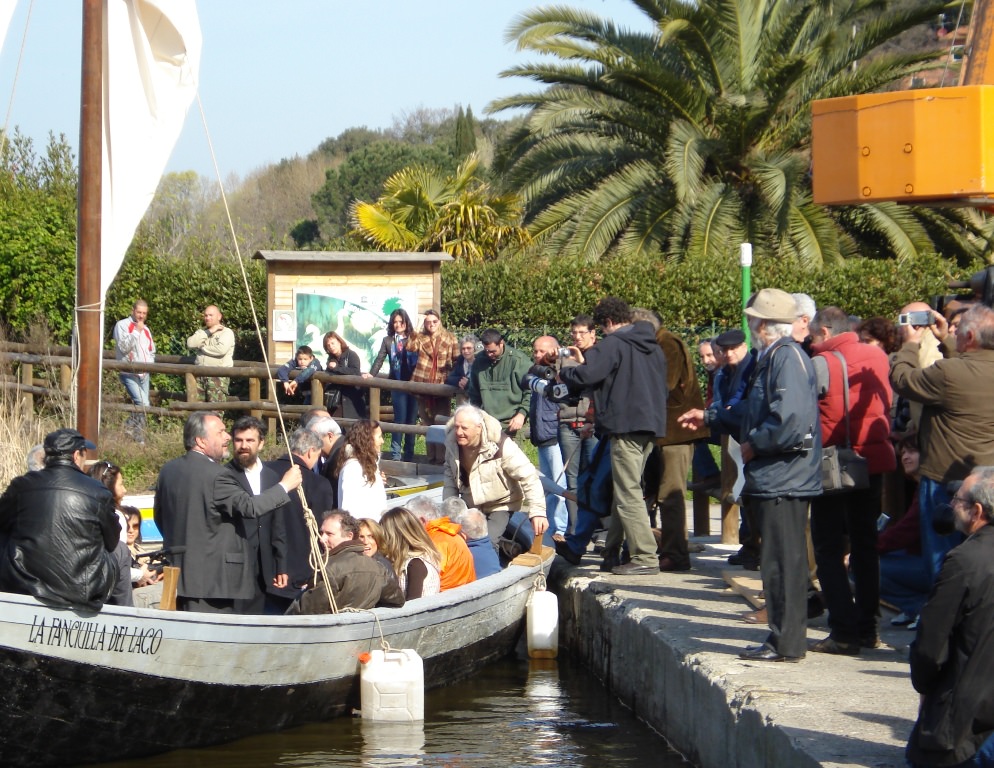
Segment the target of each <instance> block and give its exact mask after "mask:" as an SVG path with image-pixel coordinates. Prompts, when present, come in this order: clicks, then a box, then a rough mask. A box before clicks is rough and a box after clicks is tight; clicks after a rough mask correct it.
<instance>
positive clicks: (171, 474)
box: [153, 451, 290, 600]
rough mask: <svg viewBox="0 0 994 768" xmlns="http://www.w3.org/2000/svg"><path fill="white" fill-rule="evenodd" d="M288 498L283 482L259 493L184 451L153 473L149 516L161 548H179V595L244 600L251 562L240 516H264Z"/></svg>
mask: <svg viewBox="0 0 994 768" xmlns="http://www.w3.org/2000/svg"><path fill="white" fill-rule="evenodd" d="M289 501H290V499H289V497H288V496H287V493H286V491H284V490H283V486H281V485H274V486H273V487H272V488H270V489H268V490H265V491H263V492H262V493H261V494H260V495H259V496H253V495H252V494H251V493H248V492H247V491H246V490H245V489H244V488H242V486H241V485H240V484H239V483H238V479H237V478H236V477H235V476H234V474H232V473H231V472H229V471H228V470H227V469H225V468H224V466H223V465H221V464H215V463H214V462H213V461H211V460H210V459H209V458H207V457H206V456H205V455H204V454H202V453H199V452H197V451H188V452H187V453H186V454H184V455H183V456H180V457H179V458H178V459H173V460H172V461H170V462H167V463H166V465H165V466H164V467H163V468H162V471H161V472H159V482H158V485H157V487H156V492H155V507H154V510H153V515H154V517H155V524H156V525H157V526H159V530H160V531H161V532H162V542H163V544H164V545H165V546H166V547H174V546H184V547H186V551H185V552H184V553H183V554H181V555H177V556H174V558H173V559H174V562H175V564H176V565H178V566H179V568H180V576H179V587H178V589H177V594H178V595H179V596H180V597H191V598H213V599H217V600H250V599H251V598H252V597H253V596H254V595H255V564H254V562H253V560H252V557H251V554H250V553H249V551H248V544H247V542H246V540H245V532H244V528H243V527H242V526H241V524H239V523H238V522H236V521H238V520H239V519H240V518H246V517H259V516H261V515H265V514H269V513H270V512H272V511H273V510H275V509H278V508H280V507H282V506H284V505H285V504H288V503H289Z"/></svg>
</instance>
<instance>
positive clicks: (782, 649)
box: [749, 496, 808, 657]
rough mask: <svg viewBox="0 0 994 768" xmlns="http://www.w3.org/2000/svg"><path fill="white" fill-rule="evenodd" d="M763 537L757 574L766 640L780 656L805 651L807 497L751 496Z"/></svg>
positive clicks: (806, 616) (796, 654) (806, 615)
mask: <svg viewBox="0 0 994 768" xmlns="http://www.w3.org/2000/svg"><path fill="white" fill-rule="evenodd" d="M749 505H750V507H751V508H752V509H753V511H754V512H755V513H757V516H758V517H759V524H760V530H761V531H762V536H763V553H762V560H761V565H760V573H761V574H762V576H763V591H764V592H765V594H766V611H767V613H768V615H769V623H770V634H769V636H768V637H767V639H766V642H767V643H768V644H769V645H770V646H771V647H772V648H774V649H775V650H776V651H777V652H778V653H780V654H781V655H783V656H795V657H800V656H803V655H804V654H805V653H806V652H807V621H808V601H807V596H808V553H807V544H806V542H805V535H804V529H805V526H806V525H807V521H808V500H807V499H797V498H791V497H786V496H780V497H778V498H775V499H761V498H758V497H754V498H752V499H750V500H749Z"/></svg>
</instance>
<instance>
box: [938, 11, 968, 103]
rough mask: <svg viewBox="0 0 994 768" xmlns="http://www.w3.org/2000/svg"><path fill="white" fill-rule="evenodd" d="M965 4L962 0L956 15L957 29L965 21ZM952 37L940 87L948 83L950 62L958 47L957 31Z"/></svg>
mask: <svg viewBox="0 0 994 768" xmlns="http://www.w3.org/2000/svg"><path fill="white" fill-rule="evenodd" d="M965 6H966V0H960V4H959V15H958V16H957V17H956V29H959V25H960V23H961V22H962V21H963V9H964V7H965ZM950 38H951V39H950V40H949V53H948V54H947V55H946V63H945V64H943V66H942V77H941V78H940V79H939V87H940V88H942V87H943V86H945V84H946V72H948V71H949V62H950V61H952V60H953V48H955V47H956V46H955V45H954V44H955V42H956V33H955V32H953V34H952V35H950Z"/></svg>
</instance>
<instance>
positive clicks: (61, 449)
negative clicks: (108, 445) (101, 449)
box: [45, 428, 97, 456]
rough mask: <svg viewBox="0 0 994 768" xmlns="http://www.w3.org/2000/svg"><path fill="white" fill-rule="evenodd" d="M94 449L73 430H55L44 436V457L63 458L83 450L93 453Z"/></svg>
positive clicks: (91, 444) (93, 446)
mask: <svg viewBox="0 0 994 768" xmlns="http://www.w3.org/2000/svg"><path fill="white" fill-rule="evenodd" d="M96 448H97V446H95V445H94V444H93V443H91V442H90V441H89V440H87V439H86V438H85V437H83V436H82V435H81V434H80V433H79V432H77V431H76V430H75V429H67V428H66V429H57V430H55V431H54V432H49V433H48V434H47V435H45V455H46V456H65V455H67V454H71V453H75V452H76V451H82V450H83V449H86V450H90V451H94V450H96Z"/></svg>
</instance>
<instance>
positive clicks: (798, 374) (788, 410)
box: [739, 288, 821, 661]
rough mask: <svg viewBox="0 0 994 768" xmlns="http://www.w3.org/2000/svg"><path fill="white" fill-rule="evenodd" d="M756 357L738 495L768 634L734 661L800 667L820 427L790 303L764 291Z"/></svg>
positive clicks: (759, 299) (756, 301)
mask: <svg viewBox="0 0 994 768" xmlns="http://www.w3.org/2000/svg"><path fill="white" fill-rule="evenodd" d="M745 313H746V314H747V315H748V316H749V330H750V331H751V332H752V337H753V339H754V341H755V344H756V347H757V348H758V349H759V356H758V359H757V361H756V367H755V370H754V372H753V375H752V381H751V386H750V387H749V390H748V394H747V396H746V401H745V402H746V409H745V413H744V414H743V417H742V428H741V433H740V437H739V442H740V444H741V448H742V462H743V464H744V466H745V487H744V488H743V491H742V495H743V497H744V500H745V503H746V504H751V505H752V509H753V511H754V512H755V513H756V515H755V516H756V517H757V518H758V519H759V521H760V532H761V536H762V539H763V546H762V556H761V563H760V571H761V573H762V576H763V590H764V592H765V593H766V609H767V613H768V616H769V624H770V634H769V635H768V637H767V639H766V642H764V643H763V644H762V645H760V646H758V647H755V648H750V649H748V650H747V651H745V652H744V653H742V654H740V655H739V658H742V659H746V660H749V661H798V660H799V659H802V658H803V657H804V654H805V652H806V651H807V647H806V638H805V633H806V630H807V618H808V612H807V588H808V563H807V546H806V544H805V533H804V528H805V525H806V524H807V519H808V502H809V500H810V499H811V498H812V497H814V496H819V495H820V494H821V428H820V426H819V417H818V400H817V395H816V388H815V373H814V367H813V366H812V364H811V359H810V358H809V357H808V356H807V355H806V354H805V353H804V350H802V349H801V346H800V345H799V344H798V343H797V342H796V341H794V339H793V338H792V337H791V332H792V326H793V322H794V319H795V317H796V315H797V311H796V303H795V301H794V299H793V297H792V296H791V295H790V294H789V293H786V292H784V291H780V290H777V289H776V288H764V289H763V290H761V291H760V292H759V293H757V294H756V295H755V296H754V297H753V300H752V302H751V305H750V306H748V307H747V308H746V310H745Z"/></svg>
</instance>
